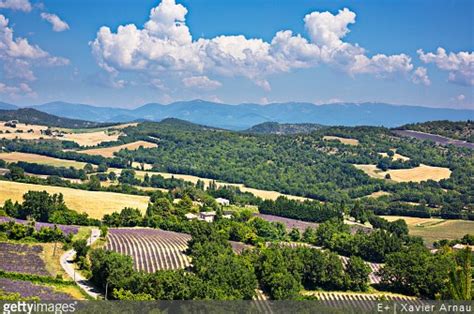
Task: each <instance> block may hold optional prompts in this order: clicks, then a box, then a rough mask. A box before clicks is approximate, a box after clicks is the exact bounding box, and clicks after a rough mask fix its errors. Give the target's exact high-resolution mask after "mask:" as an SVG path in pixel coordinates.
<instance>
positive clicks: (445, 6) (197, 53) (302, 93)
mask: <svg viewBox="0 0 474 314" xmlns="http://www.w3.org/2000/svg"><path fill="white" fill-rule="evenodd" d="M152 9H153V12H152V13H151V10H152ZM473 20H474V2H473V1H428V0H426V1H417V0H408V1H402V0H400V1H383V0H374V1H317V0H313V1H306V0H304V1H303V0H302V1H295V0H292V1H291V0H279V1H270V0H251V1H250V0H240V1H234V0H226V1H215V0H212V1H211V0H199V1H196V0H194V1H190V0H187V1H177V2H175V1H174V0H164V1H163V2H160V1H140V0H119V1H112V0H107V1H106V0H101V1H99V0H95V1H92V0H82V1H77V0H68V1H64V0H62V1H61V0H54V1H47V0H46V1H41V2H40V1H34V0H0V35H1V37H0V100H1V101H5V102H10V103H15V104H20V105H31V104H39V103H44V102H50V101H56V100H62V101H68V102H74V103H89V104H94V105H101V106H119V107H136V106H139V105H142V104H145V103H149V102H159V103H169V102H172V101H177V100H187V99H195V98H201V99H207V100H213V101H218V102H225V103H242V102H255V103H269V102H286V101H304V102H312V103H329V102H341V101H343V102H364V101H381V102H387V103H394V104H407V105H423V106H432V107H448V108H470V109H474V99H473V98H474V93H473V91H474V89H473V85H474V53H473V50H474V49H473V45H474V26H473V25H474V24H473V22H472V21H473Z"/></svg>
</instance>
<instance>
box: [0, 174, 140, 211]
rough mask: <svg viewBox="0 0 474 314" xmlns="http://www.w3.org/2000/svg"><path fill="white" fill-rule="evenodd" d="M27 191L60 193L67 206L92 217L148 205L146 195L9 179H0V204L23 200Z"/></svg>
mask: <svg viewBox="0 0 474 314" xmlns="http://www.w3.org/2000/svg"><path fill="white" fill-rule="evenodd" d="M28 191H47V192H48V193H62V194H63V195H64V200H65V202H66V204H67V206H68V207H69V208H71V209H73V210H76V211H78V212H81V213H82V212H85V213H87V214H88V215H89V216H90V217H93V218H102V217H103V215H105V214H111V213H113V212H116V211H120V210H122V209H123V208H124V207H132V208H138V209H140V210H141V211H142V212H145V210H146V208H147V205H148V197H146V196H139V195H127V194H120V193H112V192H96V191H84V190H77V189H70V188H63V187H56V186H46V185H35V184H26V183H18V182H9V181H0V204H3V203H4V202H5V201H6V200H8V199H12V200H13V201H20V202H21V201H22V200H23V194H25V193H26V192H28Z"/></svg>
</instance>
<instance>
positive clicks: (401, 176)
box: [354, 164, 451, 182]
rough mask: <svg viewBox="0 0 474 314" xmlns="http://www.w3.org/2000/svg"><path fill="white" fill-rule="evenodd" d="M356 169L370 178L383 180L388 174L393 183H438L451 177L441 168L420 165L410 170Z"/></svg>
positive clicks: (446, 169) (449, 172)
mask: <svg viewBox="0 0 474 314" xmlns="http://www.w3.org/2000/svg"><path fill="white" fill-rule="evenodd" d="M354 166H355V167H356V168H358V169H360V170H362V171H364V172H365V173H366V174H367V175H369V176H371V177H372V178H378V179H384V178H385V175H386V174H387V173H388V174H390V179H391V180H393V181H395V182H421V181H428V180H434V181H440V180H442V179H448V178H449V177H450V176H451V170H449V169H448V168H442V167H433V166H427V165H423V164H420V165H419V166H418V167H415V168H412V169H393V170H388V171H382V170H380V169H379V168H377V166H376V165H354Z"/></svg>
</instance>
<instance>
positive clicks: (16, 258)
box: [0, 242, 50, 276]
mask: <svg viewBox="0 0 474 314" xmlns="http://www.w3.org/2000/svg"><path fill="white" fill-rule="evenodd" d="M42 251H43V248H42V247H41V246H40V245H27V244H13V243H5V242H0V270H3V271H6V272H16V273H23V274H33V275H41V276H50V274H49V273H48V271H47V270H46V266H45V263H44V261H43V260H42V259H41V257H40V255H39V254H40V253H41V252H42Z"/></svg>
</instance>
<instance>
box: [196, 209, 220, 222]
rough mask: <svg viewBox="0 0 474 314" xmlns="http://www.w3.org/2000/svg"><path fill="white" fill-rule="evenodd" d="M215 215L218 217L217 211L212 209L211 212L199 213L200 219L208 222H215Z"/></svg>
mask: <svg viewBox="0 0 474 314" xmlns="http://www.w3.org/2000/svg"><path fill="white" fill-rule="evenodd" d="M214 217H216V212H215V211H211V212H200V213H199V217H198V220H203V221H206V222H213V221H214Z"/></svg>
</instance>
